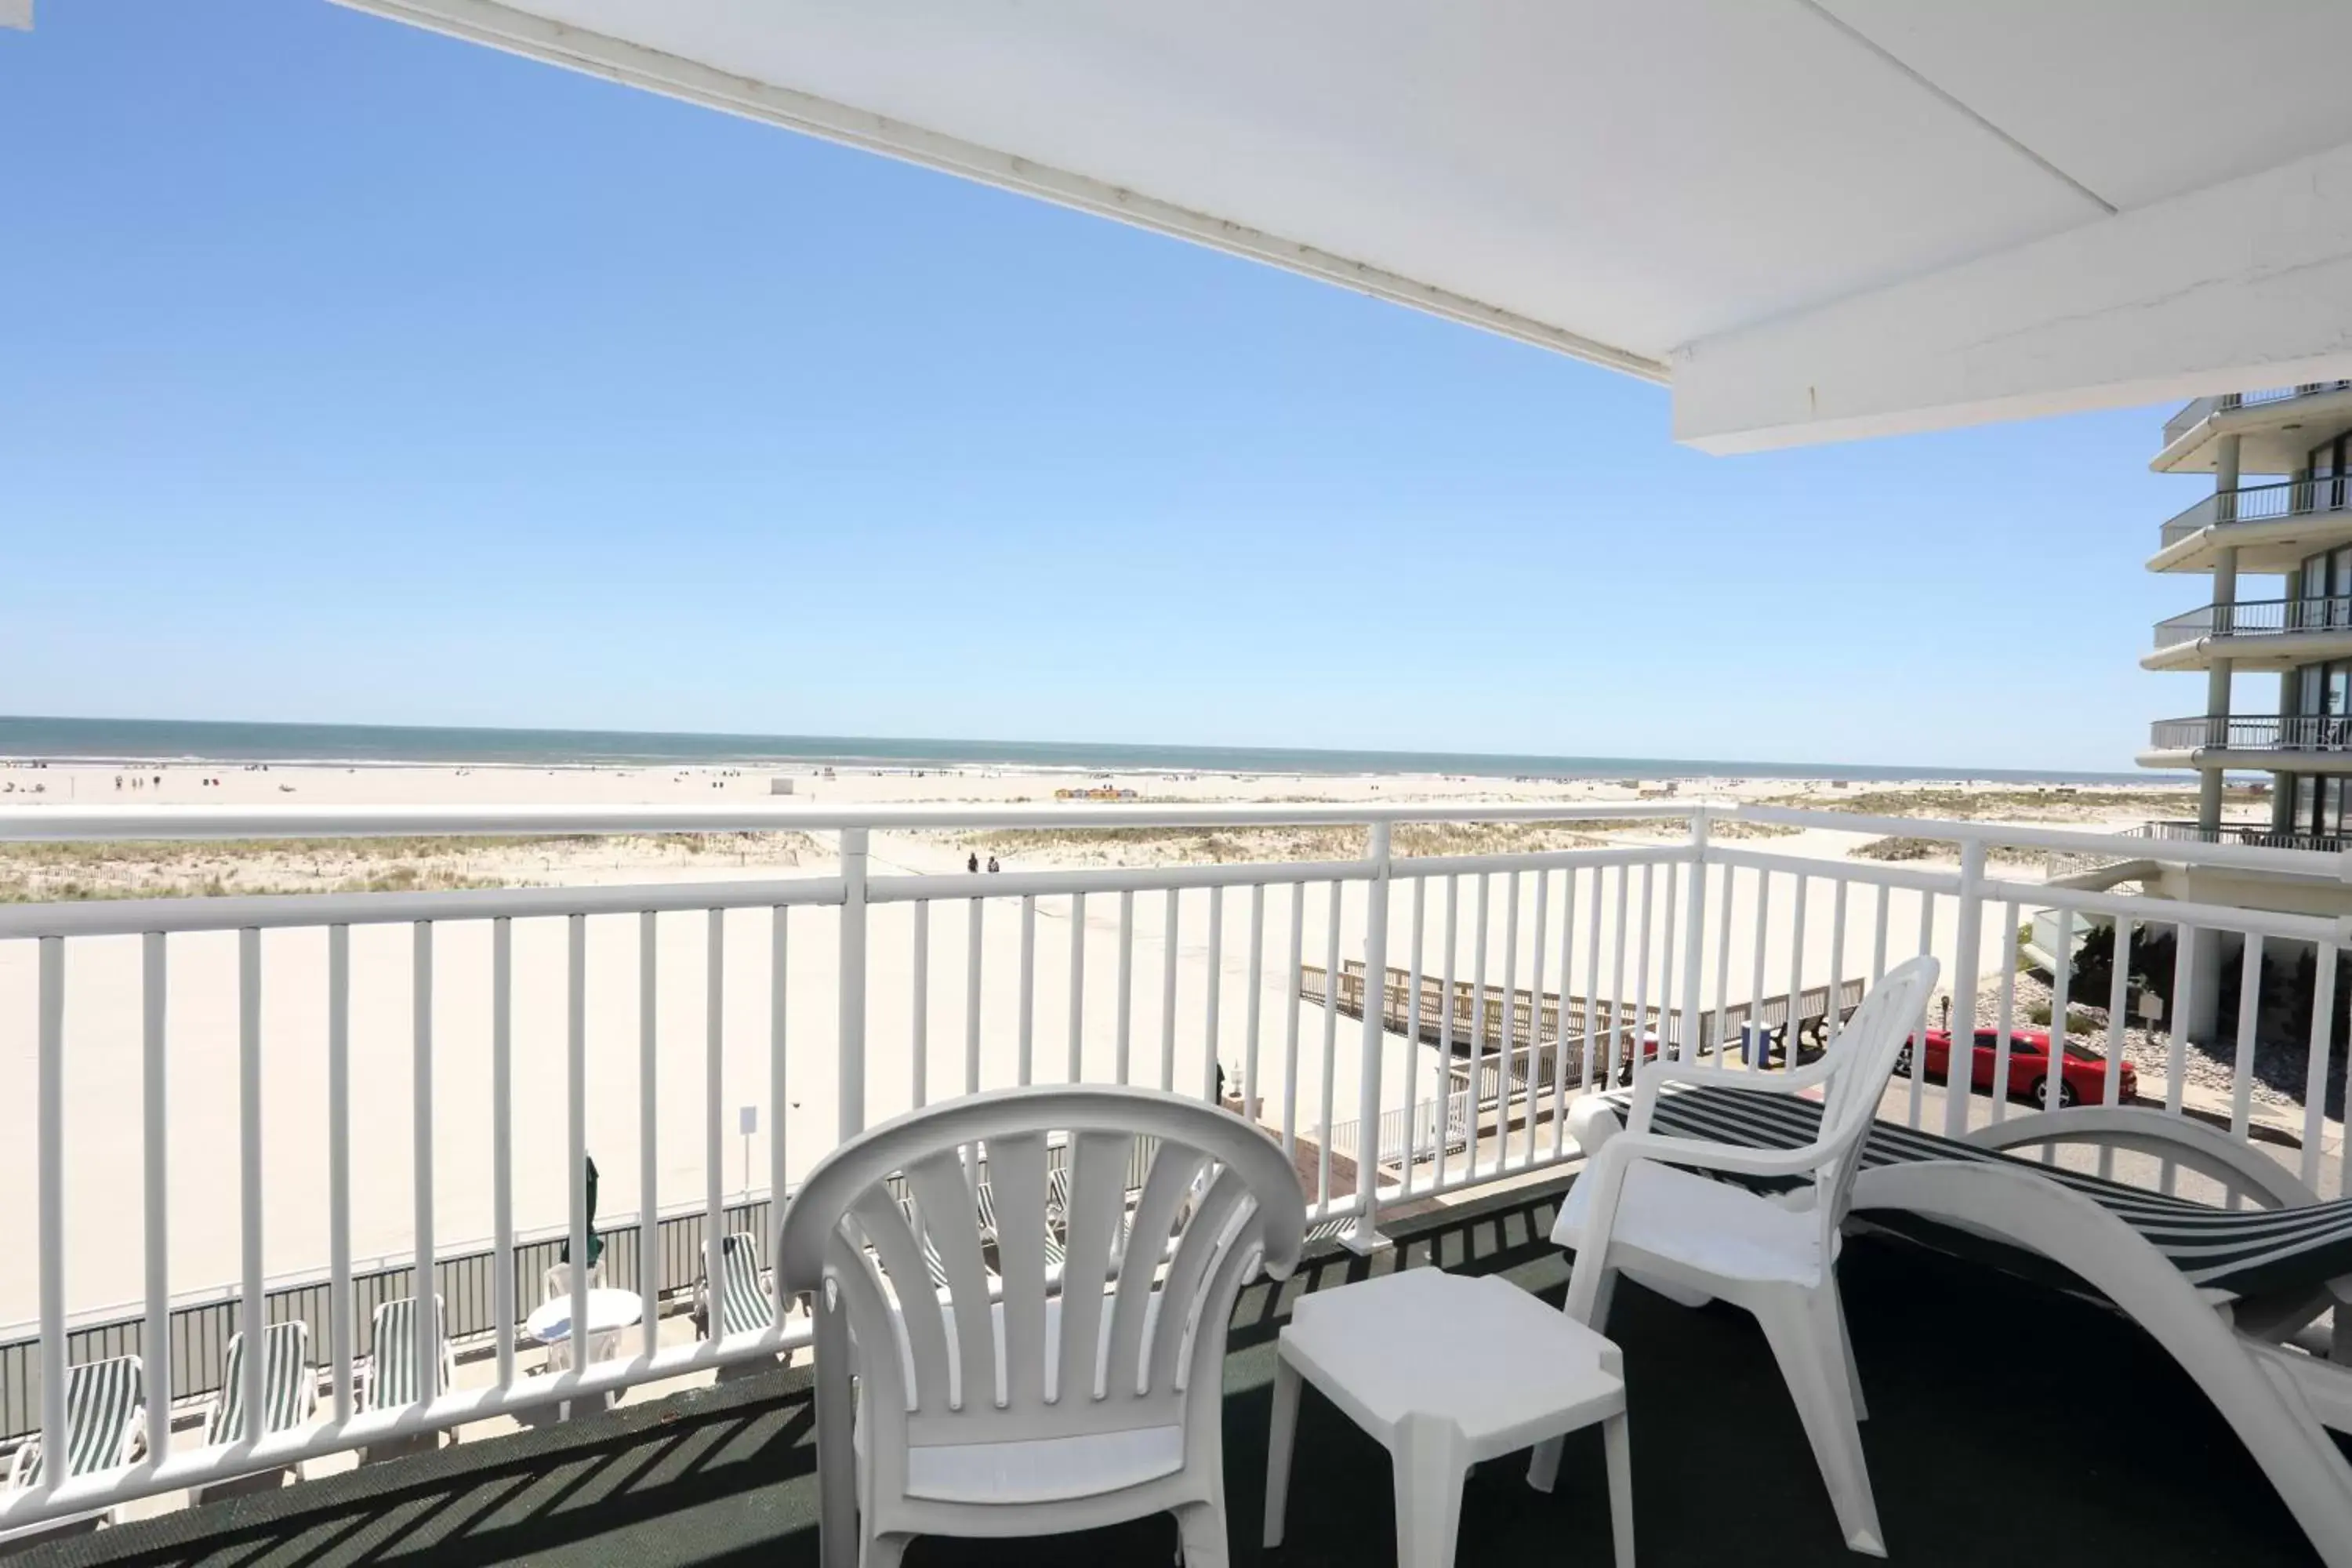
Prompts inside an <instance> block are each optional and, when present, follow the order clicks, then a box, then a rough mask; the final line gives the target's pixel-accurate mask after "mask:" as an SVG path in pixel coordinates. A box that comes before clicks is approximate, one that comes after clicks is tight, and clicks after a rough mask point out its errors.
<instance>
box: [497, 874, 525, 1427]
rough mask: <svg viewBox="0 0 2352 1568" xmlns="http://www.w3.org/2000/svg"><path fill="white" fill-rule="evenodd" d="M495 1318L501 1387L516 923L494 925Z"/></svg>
mask: <svg viewBox="0 0 2352 1568" xmlns="http://www.w3.org/2000/svg"><path fill="white" fill-rule="evenodd" d="M490 1236H491V1240H490V1250H491V1263H492V1271H491V1274H490V1316H491V1317H492V1318H494V1319H496V1320H497V1331H498V1366H499V1387H500V1388H511V1387H513V1386H514V1380H515V1323H516V1321H517V1320H519V1319H520V1317H521V1315H522V1314H521V1313H520V1310H517V1303H516V1301H515V1258H514V921H510V920H507V919H505V918H503V917H501V918H500V919H498V920H494V921H491V922H490Z"/></svg>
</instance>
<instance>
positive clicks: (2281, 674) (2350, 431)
mask: <svg viewBox="0 0 2352 1568" xmlns="http://www.w3.org/2000/svg"><path fill="white" fill-rule="evenodd" d="M2347 437H2352V382H2347V381H2326V382H2315V383H2305V384H2302V385H2298V386H2284V387H2276V388H2273V389H2271V390H2268V391H2263V392H2247V393H2230V394H2227V395H2221V396H2218V397H2201V398H2199V399H2198V400H2197V401H2196V402H2194V403H2191V404H2189V405H2188V406H2187V407H2186V408H2183V409H2182V410H2181V411H2180V412H2179V414H2177V415H2175V416H2173V417H2172V419H2171V420H2170V421H2169V422H2168V423H2167V424H2166V426H2165V427H2164V449H2163V450H2162V451H2161V452H2160V453H2158V455H2157V458H2156V460H2155V463H2154V464H2153V467H2154V468H2156V469H2157V471H2158V472H2159V473H2207V472H2210V474H2212V476H2213V493H2212V494H2211V495H2210V496H2207V497H2205V498H2204V499H2202V500H2199V501H2198V502H2197V503H2196V504H2195V505H2194V506H2191V507H2189V509H2188V510H2184V511H2182V512H2181V513H2180V514H2179V516H2177V517H2174V518H2173V519H2172V520H2171V521H2168V522H2167V523H2165V525H2164V528H2163V531H2162V532H2161V534H2160V535H2159V537H2158V550H2157V552H2156V554H2155V555H2154V556H2153V557H2151V558H2150V560H2149V561H2148V563H2147V565H2148V570H2149V571H2151V572H2178V573H2184V574H2204V575H2210V577H2211V579H2212V588H2211V592H2210V594H2209V595H2207V603H2206V604H2205V605H2204V606H2203V607H2201V608H2200V609H2195V610H2191V611H2189V612H2188V613H2187V614H2185V615H2179V616H2173V617H2172V618H2170V619H2169V620H2166V621H2161V622H2158V625H2157V627H2156V646H2155V648H2154V650H2153V651H2151V652H2150V653H2148V654H2147V656H2146V657H2145V658H2142V659H2141V660H2140V662H2141V664H2142V665H2144V666H2145V667H2147V668H2149V669H2158V670H2189V671H2202V672H2204V675H2205V699H2204V702H2203V704H2202V710H2201V711H2200V712H2199V713H2197V714H2195V715H2193V716H2191V717H2188V718H2181V719H2162V720H2158V721H2157V722H2156V724H2155V725H2154V727H2153V729H2152V731H2151V732H2150V734H2149V736H2148V749H2147V751H2146V752H2142V753H2141V754H2140V758H2139V761H2140V763H2141V764H2142V765H2143V766H2146V767H2152V768H2183V767H2186V768H2194V769H2196V770H2197V773H2198V779H2199V785H2200V788H2199V792H2198V811H2197V817H2196V820H2194V821H2193V822H2165V823H2157V824H2154V825H2152V829H2153V831H2155V832H2158V833H2159V834H2162V835H2165V836H2167V837H2198V838H2201V839H2204V840H2206V841H2207V842H2232V843H2247V844H2263V845H2270V846H2273V847H2280V848H2295V849H2315V850H2322V851H2326V852H2330V853H2334V852H2338V851H2341V850H2342V849H2343V848H2345V847H2346V846H2347V844H2352V504H2347V501H2352V483H2347V469H2346V458H2347ZM2249 579H2252V581H2251V582H2250V581H2249ZM2271 674H2276V675H2277V676H2278V678H2279V679H2278V683H2277V691H2276V695H2275V699H2274V700H2261V701H2255V702H2250V701H2248V700H2246V698H2245V697H2244V696H2243V695H2233V693H2244V692H2245V691H2246V690H2247V688H2248V687H2249V686H2252V687H2253V688H2254V689H2256V690H2258V691H2264V692H2266V691H2267V688H2268V682H2267V681H2245V680H2241V679H2238V678H2240V677H2246V676H2254V677H2265V676H2268V675H2271ZM2233 770H2234V771H2241V772H2261V773H2269V774H2270V775H2271V777H2272V780H2273V790H2272V792H2271V803H2270V811H2269V814H2268V816H2267V818H2266V819H2258V820H2254V821H2251V822H2248V821H2234V822H2233V821H2224V820H2223V816H2222V810H2221V805H2222V777H2223V774H2224V773H2226V772H2229V771H2233Z"/></svg>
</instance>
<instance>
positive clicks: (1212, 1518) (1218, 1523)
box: [1176, 1502, 1233, 1568]
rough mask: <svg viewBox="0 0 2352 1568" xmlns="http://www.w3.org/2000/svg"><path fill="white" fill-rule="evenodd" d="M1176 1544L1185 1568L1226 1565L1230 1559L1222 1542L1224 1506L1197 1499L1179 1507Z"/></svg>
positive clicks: (1217, 1567) (1223, 1566)
mask: <svg viewBox="0 0 2352 1568" xmlns="http://www.w3.org/2000/svg"><path fill="white" fill-rule="evenodd" d="M1176 1545H1177V1551H1178V1552H1181V1554H1182V1556H1183V1559H1184V1568H1225V1565H1226V1564H1227V1563H1230V1562H1231V1561H1232V1560H1233V1559H1232V1554H1231V1552H1229V1551H1228V1550H1227V1548H1226V1545H1225V1510H1224V1505H1223V1503H1222V1502H1196V1503H1187V1504H1186V1505H1185V1506H1184V1507H1182V1508H1180V1509H1178V1510H1176Z"/></svg>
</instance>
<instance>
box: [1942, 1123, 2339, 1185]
mask: <svg viewBox="0 0 2352 1568" xmlns="http://www.w3.org/2000/svg"><path fill="white" fill-rule="evenodd" d="M1964 1137H1965V1141H1966V1142H1969V1143H1973V1144H1975V1145H1976V1146H1977V1147H1978V1148H1979V1149H1991V1150H1999V1151H2000V1152H2009V1151H2011V1150H2014V1149H2019V1148H2032V1147H2034V1146H2036V1145H2038V1144H2044V1143H2048V1144H2058V1143H2075V1144H2085V1145H2089V1146H2091V1147H2093V1148H2109V1149H2128V1150H2133V1151H2136V1152H2139V1153H2142V1154H2147V1155H2153V1156H2155V1157H2156V1158H2158V1159H2160V1160H2168V1161H2170V1162H2172V1163H2175V1164H2179V1165H2185V1166H2187V1167H2188V1168H2189V1169H2190V1170H2192V1171H2196V1172H2197V1173H2200V1174H2201V1175H2204V1176H2207V1177H2210V1178H2211V1179H2212V1180H2213V1181H2215V1182H2218V1183H2219V1184H2221V1185H2222V1186H2224V1187H2227V1188H2230V1189H2231V1190H2234V1191H2236V1192H2240V1193H2242V1194H2246V1195H2247V1196H2249V1197H2253V1198H2257V1199H2261V1200H2264V1201H2267V1202H2268V1203H2270V1204H2271V1205H2273V1206H2275V1207H2279V1208H2297V1207H2300V1206H2302V1205H2305V1204H2315V1203H2317V1202H2319V1201H2320V1198H2319V1194H2317V1193H2315V1192H2313V1191H2312V1190H2311V1188H2310V1187H2308V1186H2306V1185H2305V1184H2304V1183H2303V1182H2302V1181H2301V1180H2300V1179H2299V1178H2298V1177H2297V1176H2296V1175H2295V1174H2294V1172H2292V1171H2290V1170H2288V1169H2287V1168H2286V1166H2284V1164H2282V1163H2279V1162H2278V1161H2276V1160H2274V1159H2273V1158H2271V1157H2270V1156H2269V1155H2267V1154H2265V1153H2263V1152H2261V1151H2260V1150H2258V1149H2255V1148H2253V1147H2252V1146H2251V1145H2249V1144H2245V1143H2241V1142H2237V1141H2236V1140H2234V1139H2232V1138H2230V1137H2227V1136H2225V1135H2224V1134H2222V1133H2221V1132H2219V1131H2215V1130H2214V1129H2213V1128H2210V1127H2208V1126H2206V1125H2205V1124H2204V1123H2203V1122H2201V1121H2192V1120H2191V1119H2189V1117H2186V1116H2180V1115H2176V1114H2174V1113H2173V1112H2170V1111H2165V1110H2155V1109H2153V1108H2151V1107H2148V1106H2144V1105H2077V1106H2071V1107H2067V1108H2065V1109H2063V1110H2040V1111H2034V1112H2032V1113H2031V1114H2028V1115H2025V1116H2016V1117H2011V1118H2010V1119H2009V1120H2008V1121H1998V1122H1994V1123H1992V1124H1991V1125H1990V1126H1986V1127H1979V1128H1976V1129H1974V1130H1972V1131H1969V1132H1968V1133H1966V1134H1965V1135H1964Z"/></svg>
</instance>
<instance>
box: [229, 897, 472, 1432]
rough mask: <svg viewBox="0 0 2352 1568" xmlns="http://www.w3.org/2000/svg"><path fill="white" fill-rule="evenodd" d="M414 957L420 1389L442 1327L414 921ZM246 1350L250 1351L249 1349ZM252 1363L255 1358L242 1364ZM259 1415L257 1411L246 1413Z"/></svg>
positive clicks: (421, 937) (425, 941) (422, 986)
mask: <svg viewBox="0 0 2352 1568" xmlns="http://www.w3.org/2000/svg"><path fill="white" fill-rule="evenodd" d="M411 937H412V941H413V942H414V944H415V957H414V959H413V961H412V964H411V973H410V979H411V981H412V983H413V984H414V985H415V996H414V997H413V998H412V1000H411V1004H410V1007H411V1013H410V1018H409V1024H410V1026H411V1028H412V1029H413V1030H414V1032H415V1038H414V1044H413V1047H412V1053H411V1057H412V1059H411V1064H410V1065H411V1068H412V1070H413V1072H414V1074H415V1078H414V1080H413V1083H412V1089H413V1091H414V1094H415V1110H414V1112H413V1113H412V1114H411V1117H410V1120H409V1134H410V1140H411V1142H410V1148H411V1151H412V1152H411V1153H410V1156H409V1157H410V1159H411V1160H412V1161H414V1162H415V1169H414V1170H413V1171H412V1173H411V1176H412V1179H413V1180H412V1190H413V1192H414V1194H415V1200H416V1273H415V1279H416V1293H415V1300H416V1310H415V1314H414V1315H413V1316H412V1317H411V1319H410V1331H411V1332H412V1334H413V1335H414V1336H415V1338H414V1343H415V1355H416V1367H417V1376H418V1378H419V1379H420V1382H419V1383H418V1385H417V1386H418V1387H419V1389H424V1388H426V1387H429V1386H431V1381H432V1373H431V1369H432V1368H433V1367H434V1366H436V1365H437V1364H439V1362H440V1359H441V1357H440V1349H441V1337H440V1336H441V1324H440V1321H439V1320H438V1318H437V1317H436V1314H435V1312H434V1310H433V1303H434V1300H435V1298H436V1296H437V1295H438V1293H439V1291H438V1286H439V1284H440V1281H439V1280H438V1279H436V1276H435V1271H434V1249H433V922H432V921H417V922H416V923H415V926H414V927H413V928H412V930H411ZM246 1348H247V1350H251V1349H252V1348H253V1346H252V1344H250V1343H248V1344H247V1347H246ZM246 1359H247V1361H248V1362H251V1361H252V1360H253V1359H254V1358H253V1357H252V1356H249V1355H248V1356H247V1358H246ZM250 1408H251V1409H253V1410H255V1411H258V1410H259V1409H260V1408H261V1406H259V1405H254V1406H251V1407H250Z"/></svg>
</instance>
